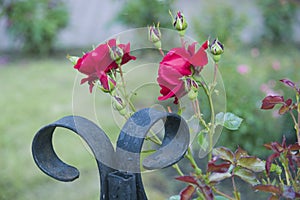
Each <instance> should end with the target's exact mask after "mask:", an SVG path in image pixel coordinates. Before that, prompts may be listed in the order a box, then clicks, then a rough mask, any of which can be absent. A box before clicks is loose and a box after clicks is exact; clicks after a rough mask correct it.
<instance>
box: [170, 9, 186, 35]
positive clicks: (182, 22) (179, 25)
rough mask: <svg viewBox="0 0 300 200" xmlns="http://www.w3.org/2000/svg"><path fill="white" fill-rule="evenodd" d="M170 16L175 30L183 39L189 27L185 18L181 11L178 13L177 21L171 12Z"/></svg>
mask: <svg viewBox="0 0 300 200" xmlns="http://www.w3.org/2000/svg"><path fill="white" fill-rule="evenodd" d="M170 15H171V17H172V19H173V26H174V28H175V29H176V30H177V31H178V33H179V35H180V36H181V37H183V36H184V34H185V31H186V29H187V27H188V24H187V21H186V18H185V16H184V15H183V13H182V12H180V11H178V12H177V14H176V17H175V19H174V17H173V15H172V13H171V12H170Z"/></svg>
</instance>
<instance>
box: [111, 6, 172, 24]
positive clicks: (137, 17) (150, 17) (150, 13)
mask: <svg viewBox="0 0 300 200" xmlns="http://www.w3.org/2000/svg"><path fill="white" fill-rule="evenodd" d="M173 3H174V0H164V1H159V0H143V1H140V0H128V1H126V3H124V5H123V7H122V9H121V10H120V12H118V14H117V16H116V20H117V21H119V22H121V23H122V24H124V25H127V26H130V27H145V26H147V25H150V24H149V23H157V22H160V24H161V26H162V27H165V28H167V27H168V28H170V27H171V26H170V24H171V23H170V17H169V16H168V11H169V9H171V7H172V6H171V5H172V4H173Z"/></svg>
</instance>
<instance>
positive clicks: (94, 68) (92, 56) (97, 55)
mask: <svg viewBox="0 0 300 200" xmlns="http://www.w3.org/2000/svg"><path fill="white" fill-rule="evenodd" d="M116 47H118V48H120V49H121V50H122V51H123V56H122V61H121V65H123V64H125V63H127V62H128V61H130V60H135V59H136V57H134V56H131V55H130V54H129V53H130V43H128V44H117V42H116V39H111V40H109V41H108V42H107V43H105V44H101V45H99V46H98V47H97V48H96V49H94V50H92V51H90V52H88V53H86V54H84V55H83V56H82V57H81V58H79V59H78V61H77V63H76V65H75V66H74V68H75V69H78V71H80V72H81V73H83V74H86V75H87V76H88V77H87V78H84V79H82V80H81V84H83V83H85V82H88V84H89V85H90V92H92V89H93V87H94V82H95V81H96V80H98V79H99V80H100V82H101V84H102V85H103V86H105V85H107V83H104V82H102V80H107V79H106V78H104V77H103V76H104V75H105V76H106V75H107V73H110V72H111V70H112V69H117V68H118V64H117V63H116V61H115V60H113V59H112V58H111V55H110V50H111V49H115V48H116Z"/></svg>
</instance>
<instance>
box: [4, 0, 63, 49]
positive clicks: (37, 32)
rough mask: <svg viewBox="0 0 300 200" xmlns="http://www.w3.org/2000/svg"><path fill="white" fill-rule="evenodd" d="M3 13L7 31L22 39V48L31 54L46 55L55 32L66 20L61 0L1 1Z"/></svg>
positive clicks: (53, 39) (51, 44) (51, 46)
mask: <svg viewBox="0 0 300 200" xmlns="http://www.w3.org/2000/svg"><path fill="white" fill-rule="evenodd" d="M2 15H3V16H4V17H6V20H7V27H8V29H7V31H8V32H9V33H10V34H11V35H12V36H13V38H14V39H19V40H21V43H22V45H23V50H24V51H25V52H27V53H32V54H39V55H41V54H43V55H45V54H48V53H49V52H50V51H51V49H52V48H53V44H54V41H55V37H56V35H57V33H58V31H59V30H60V29H62V28H64V27H65V26H66V25H67V22H68V12H67V10H66V7H65V5H64V3H63V2H62V1H61V0H26V1H21V0H14V1H10V2H8V3H5V2H4V6H3V8H2Z"/></svg>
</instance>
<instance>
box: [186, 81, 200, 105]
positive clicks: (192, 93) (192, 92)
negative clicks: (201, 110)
mask: <svg viewBox="0 0 300 200" xmlns="http://www.w3.org/2000/svg"><path fill="white" fill-rule="evenodd" d="M184 83H185V90H186V91H187V92H188V97H189V99H190V100H192V101H193V100H195V99H196V98H197V97H198V87H199V85H198V83H197V82H196V81H195V80H194V79H193V78H190V77H189V78H187V79H185V82H184Z"/></svg>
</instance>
